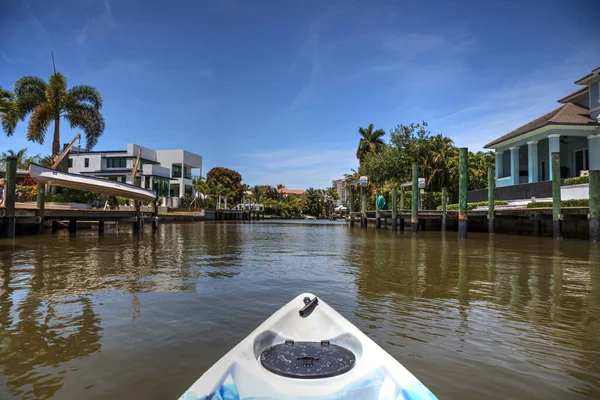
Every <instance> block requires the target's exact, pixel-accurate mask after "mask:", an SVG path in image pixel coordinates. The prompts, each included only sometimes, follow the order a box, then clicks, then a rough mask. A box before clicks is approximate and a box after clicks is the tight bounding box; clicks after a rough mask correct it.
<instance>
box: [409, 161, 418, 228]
mask: <svg viewBox="0 0 600 400" xmlns="http://www.w3.org/2000/svg"><path fill="white" fill-rule="evenodd" d="M411 207H412V213H411V216H410V229H411V231H412V233H417V232H418V231H419V164H417V163H413V165H412V203H411Z"/></svg>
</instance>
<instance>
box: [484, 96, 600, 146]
mask: <svg viewBox="0 0 600 400" xmlns="http://www.w3.org/2000/svg"><path fill="white" fill-rule="evenodd" d="M547 125H599V124H598V122H596V121H594V120H593V119H591V118H590V110H588V109H587V108H585V107H581V106H578V105H577V104H573V103H567V104H565V105H563V106H560V107H558V108H557V109H555V110H553V111H550V112H549V113H548V114H545V115H542V116H541V117H539V118H537V119H534V120H533V121H531V122H528V123H527V124H525V125H523V126H521V127H519V128H517V129H515V130H514V131H512V132H509V133H507V134H506V135H504V136H501V137H499V138H498V139H496V140H494V141H492V142H490V143H488V144H486V145H485V146H484V147H485V148H490V147H492V146H494V145H496V144H499V143H502V142H504V141H506V140H508V139H512V138H515V137H517V136H521V135H524V134H526V133H528V132H531V131H533V130H536V129H538V128H541V127H544V126H547Z"/></svg>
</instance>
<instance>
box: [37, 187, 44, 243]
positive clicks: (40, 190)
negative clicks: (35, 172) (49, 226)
mask: <svg viewBox="0 0 600 400" xmlns="http://www.w3.org/2000/svg"><path fill="white" fill-rule="evenodd" d="M45 202H46V185H43V184H41V183H38V184H37V207H38V216H39V217H40V226H39V228H38V232H39V234H40V235H42V234H43V233H44V226H45V225H44V224H45V223H44V216H45V214H46V211H45Z"/></svg>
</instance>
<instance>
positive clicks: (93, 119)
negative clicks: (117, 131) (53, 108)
mask: <svg viewBox="0 0 600 400" xmlns="http://www.w3.org/2000/svg"><path fill="white" fill-rule="evenodd" d="M65 118H66V119H67V120H68V121H69V123H70V124H71V128H80V129H82V130H83V133H84V134H85V139H86V146H87V148H88V149H92V148H93V147H94V146H95V145H96V143H98V138H100V136H101V135H102V133H103V132H104V127H105V122H104V117H103V116H102V114H100V112H98V110H96V109H95V108H94V107H92V106H89V105H83V104H80V105H77V106H72V107H71V108H70V109H69V110H67V114H66V115H65Z"/></svg>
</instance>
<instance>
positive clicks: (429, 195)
mask: <svg viewBox="0 0 600 400" xmlns="http://www.w3.org/2000/svg"><path fill="white" fill-rule="evenodd" d="M389 198H390V200H389V201H388V206H387V207H386V208H388V209H391V208H392V200H391V198H392V197H391V193H390V195H389ZM440 204H442V192H425V193H423V209H425V210H435V208H436V207H437V206H438V205H440ZM398 207H400V193H398ZM411 207H412V190H406V191H404V209H405V210H409V209H410V208H411Z"/></svg>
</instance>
